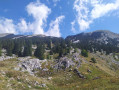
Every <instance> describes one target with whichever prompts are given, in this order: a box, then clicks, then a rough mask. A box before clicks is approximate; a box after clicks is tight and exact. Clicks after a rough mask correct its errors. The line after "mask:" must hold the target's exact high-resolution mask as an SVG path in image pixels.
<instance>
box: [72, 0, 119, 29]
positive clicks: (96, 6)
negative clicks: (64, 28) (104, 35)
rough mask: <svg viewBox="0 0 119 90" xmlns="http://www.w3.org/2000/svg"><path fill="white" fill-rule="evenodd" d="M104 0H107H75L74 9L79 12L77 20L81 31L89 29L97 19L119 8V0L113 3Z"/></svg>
mask: <svg viewBox="0 0 119 90" xmlns="http://www.w3.org/2000/svg"><path fill="white" fill-rule="evenodd" d="M104 1H106V0H75V2H74V9H75V11H76V13H77V14H76V20H75V21H77V23H78V24H79V27H80V30H81V31H84V30H86V29H89V28H90V24H92V23H93V21H94V20H95V19H97V18H100V17H103V16H105V15H107V14H108V13H110V12H111V11H114V10H117V9H119V0H115V2H113V3H104ZM73 26H74V25H72V28H74V27H73Z"/></svg>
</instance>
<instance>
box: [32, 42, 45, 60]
mask: <svg viewBox="0 0 119 90" xmlns="http://www.w3.org/2000/svg"><path fill="white" fill-rule="evenodd" d="M44 53H45V49H44V45H41V44H40V45H39V46H37V49H36V50H35V53H34V56H36V57H37V58H39V59H40V60H43V59H44Z"/></svg>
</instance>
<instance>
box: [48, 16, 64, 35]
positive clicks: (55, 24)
mask: <svg viewBox="0 0 119 90" xmlns="http://www.w3.org/2000/svg"><path fill="white" fill-rule="evenodd" d="M64 18H65V16H59V17H57V18H56V20H55V21H52V22H51V23H50V28H49V30H48V31H47V32H46V35H47V36H54V37H61V33H60V28H59V24H60V23H61V21H62V20H63V19H64Z"/></svg>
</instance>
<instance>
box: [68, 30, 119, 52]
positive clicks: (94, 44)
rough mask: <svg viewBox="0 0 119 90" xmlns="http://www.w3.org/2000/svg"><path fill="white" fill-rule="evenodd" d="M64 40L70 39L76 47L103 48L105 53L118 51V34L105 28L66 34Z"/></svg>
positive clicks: (87, 48) (92, 49)
mask: <svg viewBox="0 0 119 90" xmlns="http://www.w3.org/2000/svg"><path fill="white" fill-rule="evenodd" d="M66 40H68V41H71V42H72V43H74V44H75V45H76V47H78V48H83V49H86V50H90V51H94V50H95V51H97V50H98V51H101V50H103V51H106V52H107V53H112V52H119V34H116V33H113V32H110V31H107V30H97V31H94V32H89V33H80V34H77V35H73V36H68V37H67V38H66Z"/></svg>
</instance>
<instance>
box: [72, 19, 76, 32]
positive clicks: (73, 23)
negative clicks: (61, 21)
mask: <svg viewBox="0 0 119 90" xmlns="http://www.w3.org/2000/svg"><path fill="white" fill-rule="evenodd" d="M75 23H76V21H75V20H74V21H73V22H71V25H72V29H71V30H72V32H73V33H76V29H75Z"/></svg>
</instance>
